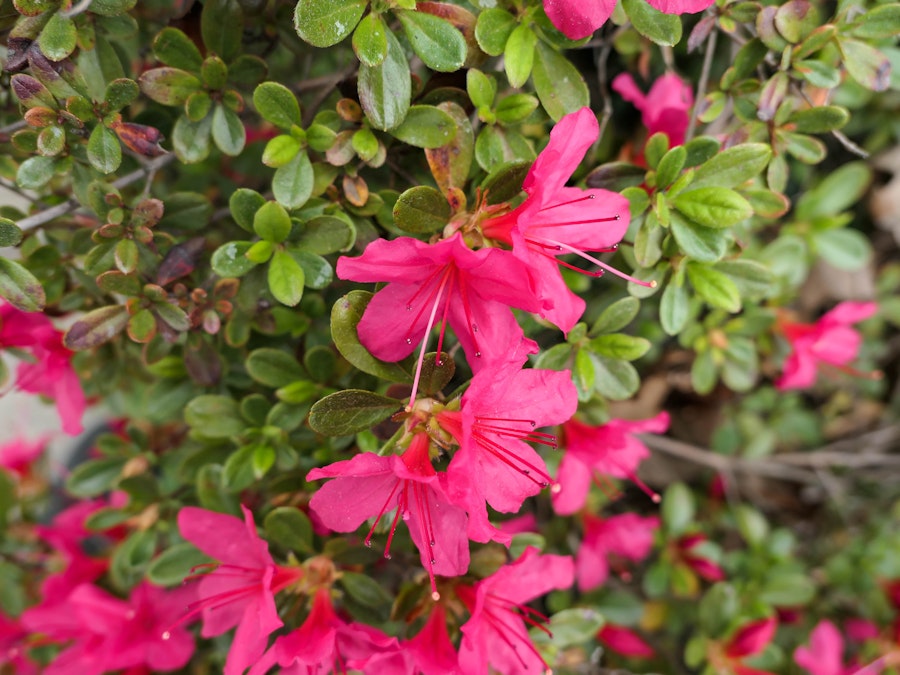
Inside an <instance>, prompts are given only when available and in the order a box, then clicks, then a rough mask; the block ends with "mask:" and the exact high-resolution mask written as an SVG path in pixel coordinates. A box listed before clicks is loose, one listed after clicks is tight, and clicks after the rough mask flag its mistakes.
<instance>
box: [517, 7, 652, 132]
mask: <svg viewBox="0 0 900 675" xmlns="http://www.w3.org/2000/svg"><path fill="white" fill-rule="evenodd" d="M637 1H641V0H637ZM531 79H532V82H533V83H534V89H535V92H536V93H537V95H538V98H539V99H540V100H541V105H543V106H544V110H546V111H547V114H548V115H550V117H552V118H553V121H555V122H559V120H560V119H562V118H563V116H565V115H567V114H568V113H571V112H575V111H576V110H580V109H581V108H583V107H584V106H586V105H588V103H590V93H589V92H588V88H587V84H585V81H584V78H583V77H582V76H581V73H580V72H579V70H578V69H577V68H576V67H575V66H573V65H572V63H571V62H570V61H569V60H568V59H567V58H566V57H565V56H563V55H562V54H560V53H559V52H557V51H555V50H554V49H552V48H551V47H548V46H547V45H545V44H544V43H543V42H538V45H537V51H536V52H535V55H534V69H533V72H532V74H531Z"/></svg>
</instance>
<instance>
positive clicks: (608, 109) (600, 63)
mask: <svg viewBox="0 0 900 675" xmlns="http://www.w3.org/2000/svg"><path fill="white" fill-rule="evenodd" d="M611 51H612V40H611V39H610V40H606V41H604V43H603V46H602V47H601V48H600V53H599V54H598V55H597V86H598V87H599V88H600V98H601V99H602V101H603V112H602V113H601V114H600V133H599V134H597V139H598V140H600V139H602V138H603V132H604V131H606V125H607V124H608V123H609V120H610V118H611V117H612V114H613V109H612V101H611V100H610V97H609V82H608V81H607V80H608V78H607V76H606V62H607V61H608V60H609V54H610V52H611Z"/></svg>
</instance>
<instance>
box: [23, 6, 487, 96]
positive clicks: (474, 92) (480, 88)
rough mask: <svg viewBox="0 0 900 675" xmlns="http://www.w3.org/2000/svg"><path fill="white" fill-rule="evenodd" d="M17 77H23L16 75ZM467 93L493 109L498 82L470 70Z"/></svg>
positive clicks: (467, 75) (467, 77)
mask: <svg viewBox="0 0 900 675" xmlns="http://www.w3.org/2000/svg"><path fill="white" fill-rule="evenodd" d="M489 11H490V10H489ZM501 11H502V10H501ZM15 77H22V76H20V75H16V76H15ZM41 86H43V85H41ZM47 93H48V94H49V93H50V92H47ZM466 93H468V94H469V100H471V101H472V105H474V106H475V107H476V108H481V107H487V108H491V107H493V105H494V97H495V96H496V95H497V81H496V80H495V79H494V78H493V77H491V76H489V75H485V74H484V73H482V72H481V71H480V70H478V69H477V68H470V69H469V70H468V71H467V72H466ZM51 100H52V96H51Z"/></svg>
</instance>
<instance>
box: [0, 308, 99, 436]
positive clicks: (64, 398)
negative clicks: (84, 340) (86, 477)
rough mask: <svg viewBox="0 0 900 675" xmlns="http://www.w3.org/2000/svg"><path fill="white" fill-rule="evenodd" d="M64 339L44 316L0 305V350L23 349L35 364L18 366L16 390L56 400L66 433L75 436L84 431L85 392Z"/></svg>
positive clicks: (71, 353)
mask: <svg viewBox="0 0 900 675" xmlns="http://www.w3.org/2000/svg"><path fill="white" fill-rule="evenodd" d="M62 335H63V334H62V332H61V331H58V330H56V328H54V326H53V323H52V322H51V321H50V319H48V318H47V317H46V316H44V315H43V314H36V313H29V312H22V311H20V310H18V309H16V308H15V307H13V306H12V305H9V304H7V303H2V302H0V349H2V348H8V347H13V348H20V349H24V350H26V351H28V352H30V355H31V357H32V358H33V360H34V362H33V363H21V364H19V367H18V369H17V371H16V386H17V387H18V388H19V389H21V390H22V391H26V392H30V393H33V394H41V395H42V396H47V397H48V398H51V399H53V400H54V401H55V402H56V410H57V412H58V413H59V417H60V420H61V422H62V429H63V431H64V432H65V433H67V434H70V435H72V436H76V435H78V434H80V433H81V432H82V430H83V427H82V425H81V418H82V416H83V415H84V410H85V400H84V392H83V391H82V389H81V382H80V381H79V379H78V375H76V374H75V370H74V369H73V368H72V356H73V352H71V351H70V350H68V349H67V348H66V347H65V346H64V345H63V342H62Z"/></svg>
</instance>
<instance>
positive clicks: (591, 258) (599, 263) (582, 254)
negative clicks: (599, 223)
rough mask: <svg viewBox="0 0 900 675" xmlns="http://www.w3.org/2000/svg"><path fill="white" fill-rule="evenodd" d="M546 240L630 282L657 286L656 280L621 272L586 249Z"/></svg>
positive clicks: (648, 286)
mask: <svg viewBox="0 0 900 675" xmlns="http://www.w3.org/2000/svg"><path fill="white" fill-rule="evenodd" d="M545 241H547V242H548V243H550V244H555V245H557V246H559V247H560V248H561V249H563V250H565V251H568V252H569V253H574V254H575V255H577V256H578V257H580V258H584V259H585V260H588V261H590V262H592V263H594V264H595V265H597V266H598V267H600V268H602V269H605V270H606V271H608V272H612V273H613V274H615V275H616V276H617V277H620V278H622V279H625V281H630V282H632V283H635V284H637V285H639V286H646V287H647V288H656V281H642V280H640V279H635V278H634V277H632V276H630V275H628V274H625V273H624V272H620V271H619V270H617V269H616V268H615V267H611V266H609V265H607V264H606V263H605V262H602V261H601V260H598V259H597V258H595V257H594V256H592V255H588V254H587V253H585V252H584V251H579V250H578V249H577V248H574V247H572V246H569V245H568V244H564V243H562V242H559V241H554V240H552V239H546V240H545Z"/></svg>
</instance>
